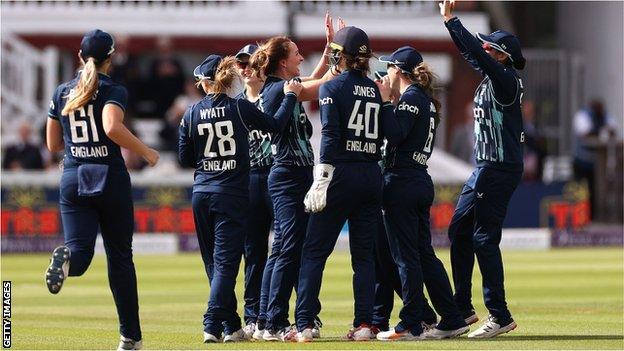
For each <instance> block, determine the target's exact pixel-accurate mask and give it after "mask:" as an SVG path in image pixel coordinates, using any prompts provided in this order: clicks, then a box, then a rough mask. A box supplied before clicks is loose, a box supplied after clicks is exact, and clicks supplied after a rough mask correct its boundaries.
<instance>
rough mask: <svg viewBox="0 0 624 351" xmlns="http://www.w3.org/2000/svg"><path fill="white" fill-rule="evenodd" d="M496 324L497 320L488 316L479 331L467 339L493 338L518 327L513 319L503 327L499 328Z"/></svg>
mask: <svg viewBox="0 0 624 351" xmlns="http://www.w3.org/2000/svg"><path fill="white" fill-rule="evenodd" d="M497 322H498V319H497V318H496V317H494V316H492V315H490V316H489V317H488V319H487V321H485V323H483V325H482V326H481V327H480V328H479V329H477V330H475V331H473V332H472V333H470V334H468V337H469V338H493V337H495V336H497V335H500V334H504V333H509V332H510V331H512V330H514V329H516V327H517V326H518V325H517V324H516V322H514V320H513V319H511V322H509V323H507V324H506V325H503V326H501V325H500V324H498V323H497Z"/></svg>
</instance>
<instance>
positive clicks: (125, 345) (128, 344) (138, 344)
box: [117, 335, 143, 351]
mask: <svg viewBox="0 0 624 351" xmlns="http://www.w3.org/2000/svg"><path fill="white" fill-rule="evenodd" d="M142 348H143V342H142V341H141V340H138V341H136V340H132V339H130V338H126V337H124V336H123V335H122V336H120V337H119V346H117V350H118V351H123V350H140V349H142Z"/></svg>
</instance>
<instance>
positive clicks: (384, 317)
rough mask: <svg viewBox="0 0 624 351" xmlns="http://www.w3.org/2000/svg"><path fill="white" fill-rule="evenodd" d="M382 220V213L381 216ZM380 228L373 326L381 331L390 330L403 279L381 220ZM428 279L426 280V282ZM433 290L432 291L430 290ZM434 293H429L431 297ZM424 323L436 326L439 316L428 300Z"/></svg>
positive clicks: (377, 236)
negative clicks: (396, 296) (395, 296)
mask: <svg viewBox="0 0 624 351" xmlns="http://www.w3.org/2000/svg"><path fill="white" fill-rule="evenodd" d="M379 216H380V218H381V213H380V214H379ZM379 223H380V228H379V230H378V231H377V235H376V237H375V307H374V308H373V325H374V326H376V327H377V328H379V329H380V330H383V331H386V330H388V329H389V328H390V315H391V314H392V309H393V308H394V294H395V293H396V294H397V295H398V296H399V297H400V298H402V296H403V293H402V287H401V277H400V276H399V269H398V267H397V265H396V263H395V262H394V259H393V258H392V254H391V253H390V247H389V245H388V237H387V236H386V228H385V227H384V225H383V220H382V219H380V220H379ZM426 280H427V279H426V278H425V281H426ZM428 290H431V289H428ZM431 294H432V292H431V291H429V295H431ZM423 322H425V323H427V324H436V323H437V322H438V316H437V315H436V313H435V312H434V311H433V309H432V308H431V306H429V301H427V298H425V299H424V300H423Z"/></svg>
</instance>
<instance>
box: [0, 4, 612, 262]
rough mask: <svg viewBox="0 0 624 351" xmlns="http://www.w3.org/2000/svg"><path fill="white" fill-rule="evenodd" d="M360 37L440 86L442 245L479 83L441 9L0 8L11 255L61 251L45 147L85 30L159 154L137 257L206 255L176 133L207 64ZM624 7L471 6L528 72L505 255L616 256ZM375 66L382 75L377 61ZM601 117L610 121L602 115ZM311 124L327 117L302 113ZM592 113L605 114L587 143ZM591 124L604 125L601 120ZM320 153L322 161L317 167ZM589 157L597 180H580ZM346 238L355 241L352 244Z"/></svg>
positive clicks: (142, 198) (142, 191)
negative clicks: (276, 45) (55, 98)
mask: <svg viewBox="0 0 624 351" xmlns="http://www.w3.org/2000/svg"><path fill="white" fill-rule="evenodd" d="M327 9H329V10H330V11H331V12H332V15H333V16H334V18H337V17H338V16H342V17H343V18H344V19H345V20H346V21H347V23H348V24H350V25H355V26H360V27H362V28H363V29H365V30H366V31H367V32H368V34H369V36H370V37H371V40H372V47H373V49H374V51H375V53H376V54H378V55H379V54H384V53H388V52H391V51H393V50H394V49H396V48H397V47H399V46H402V45H412V46H414V47H416V48H417V49H418V50H420V51H421V52H423V53H424V55H425V59H426V60H427V61H429V62H430V63H431V64H432V66H433V67H434V69H435V71H436V72H437V74H438V75H439V78H440V79H439V84H440V87H441V89H440V97H441V100H442V102H443V120H442V125H441V129H440V132H438V137H437V139H436V150H435V152H434V154H433V159H432V160H431V162H430V164H431V166H430V169H431V173H432V175H433V178H434V181H435V183H436V190H437V191H436V193H437V196H436V203H435V205H434V207H433V209H432V223H433V226H434V229H435V230H436V232H437V234H438V235H436V236H435V239H434V240H435V242H436V245H439V246H444V245H445V244H446V237H445V235H444V234H445V231H446V227H447V225H448V222H449V220H450V217H451V215H452V212H453V208H454V205H455V200H456V197H457V195H458V191H459V189H460V185H461V184H462V182H463V181H464V180H465V179H466V178H467V176H468V174H469V172H470V171H471V167H472V164H471V163H472V152H471V150H472V147H471V145H472V117H471V115H472V113H471V112H468V111H467V110H468V107H467V106H468V104H469V103H470V101H471V98H472V95H473V91H474V89H475V87H476V85H477V83H478V82H479V80H480V77H479V76H478V74H477V73H475V72H474V71H472V70H471V68H470V67H469V66H468V65H467V64H466V63H465V62H464V61H463V60H462V59H461V57H460V56H459V55H458V52H457V50H456V48H455V47H454V45H453V43H452V42H451V40H450V38H449V36H448V33H447V31H446V29H445V28H444V26H443V25H442V23H441V19H440V17H439V14H438V8H437V4H436V3H435V2H431V1H359V2H349V1H336V2H328V1H292V2H282V1H263V2H243V1H2V4H1V10H2V18H1V19H2V21H1V22H2V24H1V30H2V33H1V34H2V55H1V56H2V72H1V73H2V90H1V94H2V108H1V145H2V153H3V155H2V168H3V170H2V222H1V223H2V252H3V253H9V252H35V251H39V252H41V251H43V252H47V251H49V250H51V249H52V248H53V247H55V246H56V245H57V244H59V243H60V242H62V234H61V223H60V217H59V213H58V209H57V200H58V188H57V186H58V180H59V175H60V173H59V170H58V161H59V160H60V158H61V156H62V155H57V154H50V153H49V152H48V151H47V150H46V149H45V147H44V140H43V135H44V127H45V120H46V115H47V113H46V111H47V106H48V101H49V99H50V96H51V95H52V91H53V89H54V87H55V86H56V85H57V84H58V83H59V82H61V81H66V80H68V79H70V78H71V77H72V76H73V75H74V74H75V71H76V68H77V65H78V61H77V50H78V47H79V43H80V38H81V36H82V35H83V33H84V32H86V31H87V30H90V29H93V28H96V27H97V28H101V29H104V30H106V31H109V32H111V33H113V34H114V36H115V37H116V41H117V42H116V51H117V53H116V54H115V56H114V68H113V72H112V76H113V78H114V79H115V80H118V81H120V82H122V83H123V84H124V85H126V86H127V88H128V90H129V94H130V107H129V111H128V115H127V121H128V124H129V125H130V126H131V128H132V129H133V130H134V131H135V132H136V133H137V134H138V135H140V136H141V138H142V139H143V140H145V141H147V142H148V143H149V144H150V145H151V146H153V147H155V148H157V149H159V150H161V151H162V153H163V157H162V162H161V164H159V165H158V166H157V167H156V168H155V169H149V170H148V169H144V167H145V164H144V163H143V162H142V161H141V160H140V159H139V158H138V157H137V156H136V155H132V154H130V153H126V155H125V156H126V160H127V164H128V167H129V168H130V169H131V170H132V178H133V183H134V186H135V188H134V195H135V210H136V233H137V234H138V235H136V239H135V242H136V251H137V252H138V253H141V252H152V253H175V252H178V251H187V250H195V249H197V244H196V240H195V236H194V228H193V223H192V215H191V208H190V201H189V199H190V197H189V196H190V188H189V185H190V184H191V181H192V176H191V173H192V171H191V170H184V169H180V168H179V167H178V165H177V162H176V156H175V152H174V150H175V143H176V138H177V135H176V134H177V124H178V121H179V119H180V116H181V114H182V112H183V110H184V109H185V107H186V106H187V105H188V104H189V103H190V102H192V101H194V100H196V99H199V98H200V96H201V95H199V93H198V91H197V90H196V89H195V88H193V87H192V85H191V82H192V80H191V79H192V75H191V72H192V69H193V67H195V65H196V64H197V63H198V62H201V60H202V58H204V57H205V56H207V55H208V54H210V53H219V54H224V55H226V54H233V53H235V52H237V50H238V49H239V48H241V47H242V46H244V45H245V44H247V43H251V42H257V41H261V40H263V39H266V38H268V37H270V36H273V35H279V34H288V35H290V36H291V37H293V38H294V39H295V41H296V42H297V43H298V45H299V48H300V50H301V51H302V52H303V54H304V56H305V57H306V60H305V61H304V64H303V69H302V72H303V74H305V73H309V72H311V70H312V68H313V67H314V65H315V63H316V62H317V60H318V57H319V54H320V52H321V51H322V48H323V45H324V41H325V38H324V31H323V14H324V12H325V10H327ZM622 12H623V3H622V2H509V3H505V2H477V1H462V2H459V4H458V14H459V16H460V18H461V19H462V21H463V22H464V23H465V25H466V26H467V28H469V29H470V30H471V31H474V32H477V31H478V32H488V33H489V32H490V31H492V30H493V29H495V28H503V29H506V30H509V31H511V32H515V33H517V35H518V36H519V38H520V39H521V41H522V44H523V47H524V52H525V56H526V57H527V59H528V65H527V68H526V70H524V71H523V72H521V75H522V77H523V80H524V85H525V87H526V92H525V95H524V107H523V109H524V118H525V129H526V136H527V143H526V156H525V174H524V178H525V179H524V182H523V183H522V185H521V186H520V188H519V189H518V190H517V191H516V193H515V195H514V197H513V199H512V203H511V205H510V207H509V211H508V215H507V220H506V229H507V230H506V231H507V233H508V234H507V235H505V236H504V241H505V243H504V246H506V247H515V248H533V249H546V248H549V247H551V246H575V245H620V246H621V245H622V212H623V211H622V134H623V133H622V125H623V115H624V114H623V113H624V111H623V107H622V96H623V87H622V84H623V83H622V67H621V63H622V60H621V58H622V57H623V53H622ZM373 61H374V64H373V66H379V68H382V67H381V66H380V65H379V63H378V62H376V60H373ZM600 110H602V112H600ZM307 111H308V112H309V114H310V118H311V120H312V121H313V123H314V124H315V131H316V132H315V134H314V138H313V142H314V146H315V149H316V150H317V151H318V142H319V138H320V132H319V131H320V125H319V118H318V106H317V105H316V104H315V103H310V104H308V106H307ZM584 111H594V112H590V113H589V114H585V115H584V116H587V115H599V116H606V117H605V118H603V119H602V120H603V121H604V122H602V124H600V123H597V124H596V125H593V126H592V127H593V128H591V132H590V133H587V132H586V131H582V130H580V129H579V128H578V121H577V122H575V120H578V119H582V117H584V116H582V114H583V113H584ZM599 119H600V118H598V119H595V120H599ZM317 155H318V153H317ZM578 158H585V159H586V162H587V160H588V162H590V166H591V167H593V168H591V169H590V171H589V172H588V171H587V170H585V171H582V172H580V171H579V170H578V169H576V167H575V164H576V162H577V159H578ZM345 239H346V236H345Z"/></svg>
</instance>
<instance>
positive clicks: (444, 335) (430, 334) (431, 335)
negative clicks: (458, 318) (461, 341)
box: [423, 326, 470, 339]
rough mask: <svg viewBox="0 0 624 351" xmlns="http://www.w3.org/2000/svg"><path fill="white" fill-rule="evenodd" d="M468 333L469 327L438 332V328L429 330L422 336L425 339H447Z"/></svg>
mask: <svg viewBox="0 0 624 351" xmlns="http://www.w3.org/2000/svg"><path fill="white" fill-rule="evenodd" d="M469 331H470V326H464V327H461V328H458V329H453V330H440V329H438V328H433V329H429V330H428V331H426V332H425V333H423V336H424V338H425V339H449V338H454V337H458V336H460V335H464V334H466V333H467V332H469Z"/></svg>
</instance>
